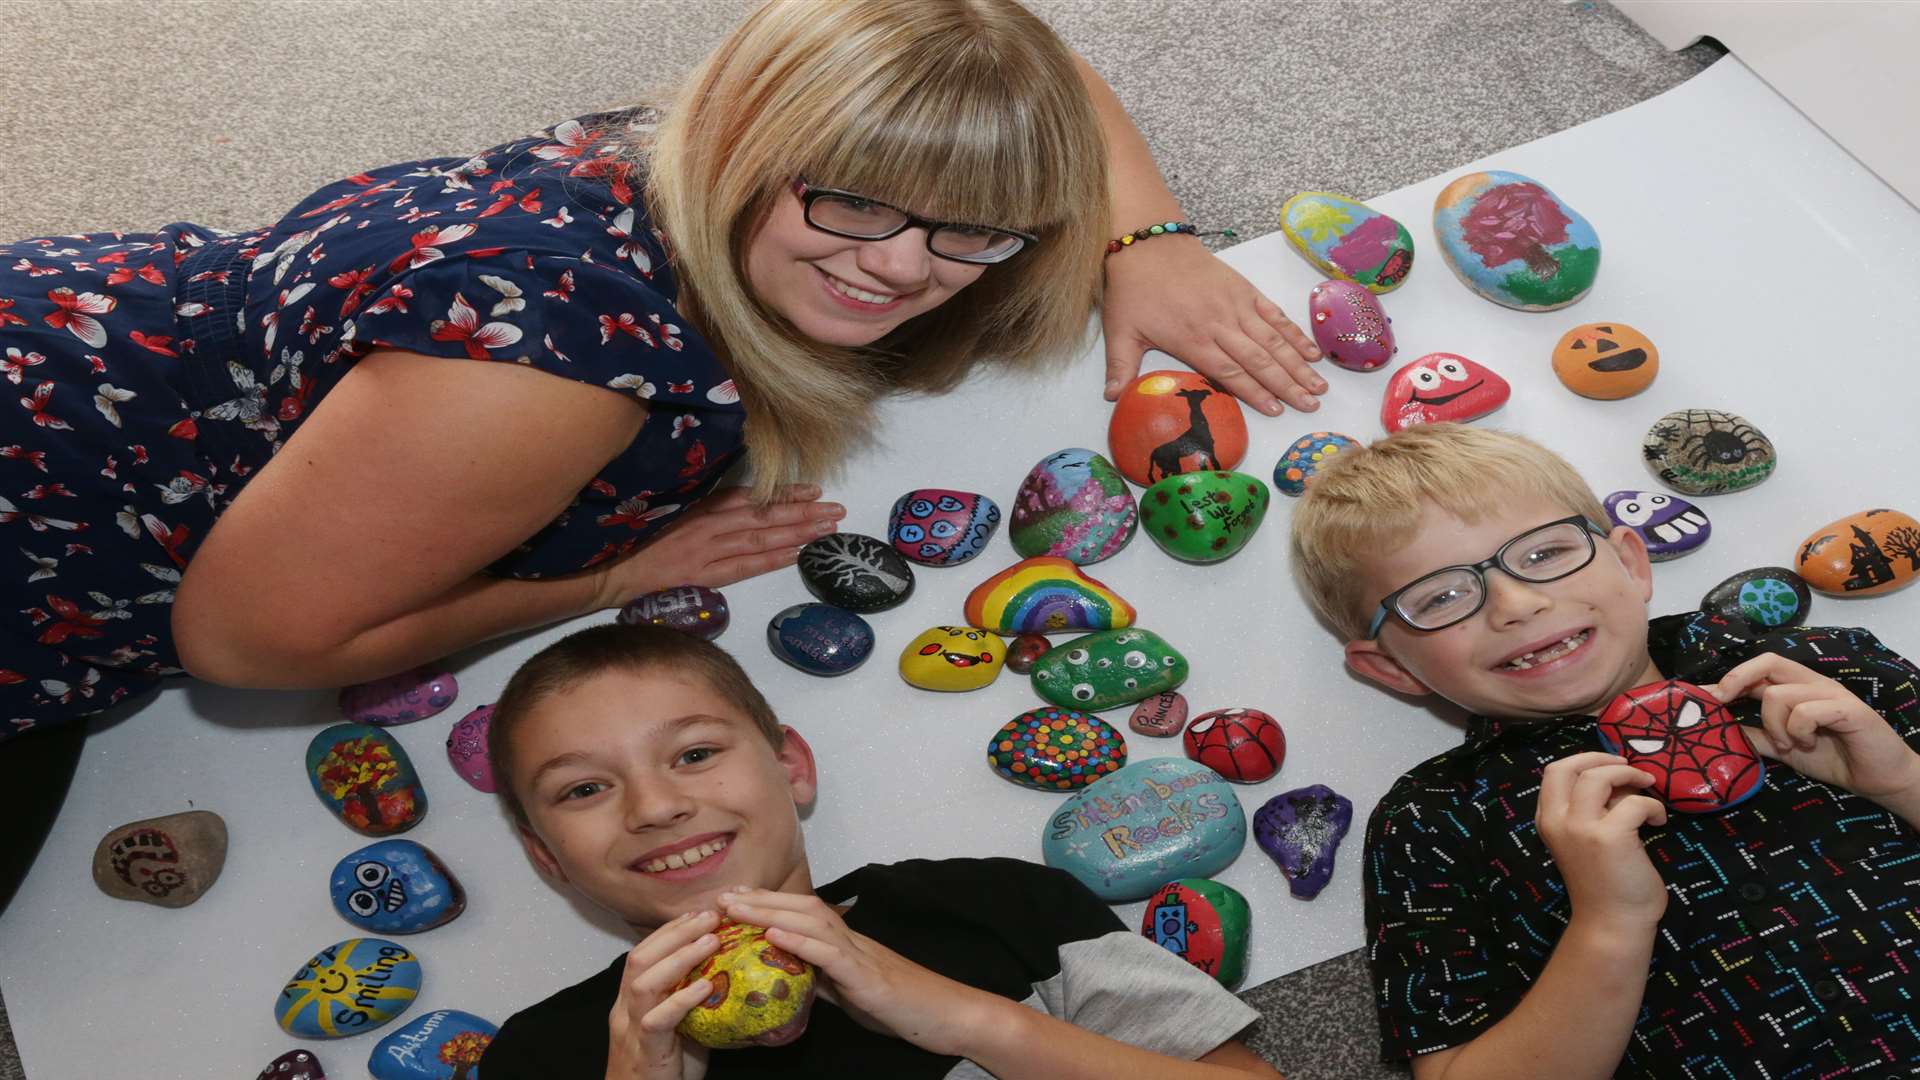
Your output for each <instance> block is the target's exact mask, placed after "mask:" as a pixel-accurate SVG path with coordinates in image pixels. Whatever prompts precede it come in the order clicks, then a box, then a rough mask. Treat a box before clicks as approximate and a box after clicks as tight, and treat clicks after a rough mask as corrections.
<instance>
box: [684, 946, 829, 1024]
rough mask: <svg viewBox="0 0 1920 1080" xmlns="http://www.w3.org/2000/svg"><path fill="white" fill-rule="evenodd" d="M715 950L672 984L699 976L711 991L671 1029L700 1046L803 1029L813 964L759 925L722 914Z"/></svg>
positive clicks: (809, 1003)
mask: <svg viewBox="0 0 1920 1080" xmlns="http://www.w3.org/2000/svg"><path fill="white" fill-rule="evenodd" d="M717 932H718V934H719V935H720V951H719V952H717V953H714V954H713V955H712V956H710V957H708V958H707V959H706V961H705V962H703V963H702V964H701V965H700V966H699V967H697V968H694V969H693V970H692V971H690V972H688V973H687V977H686V978H685V979H682V980H681V981H680V984H679V986H676V987H674V989H675V990H679V989H681V987H684V986H686V985H688V984H689V983H692V982H695V981H698V980H700V979H708V980H711V981H712V983H713V992H712V993H711V994H709V995H708V996H707V997H706V999H705V1000H703V1001H701V1002H700V1003H699V1004H698V1005H695V1006H694V1007H693V1009H692V1010H691V1011H689V1012H688V1013H687V1015H686V1017H685V1018H684V1019H682V1020H681V1021H680V1026H679V1027H678V1028H677V1029H676V1030H677V1031H679V1032H680V1034H682V1035H684V1036H686V1037H687V1038H689V1039H692V1040H693V1041H694V1042H697V1043H699V1044H700V1045H702V1046H710V1047H712V1048H714V1049H715V1050H733V1049H738V1048H739V1047H743V1046H784V1045H786V1044H787V1043H790V1042H792V1041H793V1040H795V1039H797V1038H799V1037H800V1036H801V1035H802V1034H804V1033H805V1032H806V1030H807V1016H808V1014H809V1013H810V1012H811V1011H812V1010H813V989H814V976H813V966H812V965H810V964H808V963H807V962H806V961H805V960H802V959H800V958H799V957H797V956H795V955H793V954H792V953H789V952H787V951H785V950H783V949H781V948H780V947H778V946H776V945H774V944H773V943H772V942H770V941H768V940H767V936H766V935H767V932H766V930H764V929H762V928H761V927H758V926H749V925H747V924H745V923H736V922H733V921H731V920H727V919H722V920H721V922H720V927H719V930H718V931H717Z"/></svg>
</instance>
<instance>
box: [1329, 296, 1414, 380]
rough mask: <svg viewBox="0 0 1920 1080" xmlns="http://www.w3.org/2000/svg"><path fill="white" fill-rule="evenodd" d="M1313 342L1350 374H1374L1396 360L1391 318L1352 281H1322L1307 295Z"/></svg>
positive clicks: (1397, 347) (1376, 301)
mask: <svg viewBox="0 0 1920 1080" xmlns="http://www.w3.org/2000/svg"><path fill="white" fill-rule="evenodd" d="M1307 315H1308V317H1309V319H1310V321H1311V323H1312V326H1313V343H1314V344H1315V345H1318V346H1320V351H1321V352H1322V353H1324V354H1326V357H1327V359H1329V360H1331V361H1333V362H1334V363H1336V364H1339V365H1340V366H1341V367H1343V368H1346V369H1348V370H1349V371H1372V370H1373V369H1375V368H1377V367H1381V366H1383V365H1384V364H1386V362H1387V361H1389V360H1391V359H1393V354H1394V353H1397V352H1399V351H1400V346H1398V345H1395V344H1394V343H1393V327H1392V326H1391V325H1389V324H1391V323H1392V322H1393V320H1392V319H1389V318H1387V313H1386V312H1385V311H1382V310H1381V309H1380V301H1378V300H1376V299H1374V296H1373V294H1372V293H1371V292H1368V291H1367V290H1366V289H1365V288H1362V287H1361V286H1359V285H1355V284H1354V283H1353V282H1351V281H1323V282H1321V283H1320V284H1318V285H1315V286H1314V287H1313V292H1312V293H1310V294H1308V296H1307Z"/></svg>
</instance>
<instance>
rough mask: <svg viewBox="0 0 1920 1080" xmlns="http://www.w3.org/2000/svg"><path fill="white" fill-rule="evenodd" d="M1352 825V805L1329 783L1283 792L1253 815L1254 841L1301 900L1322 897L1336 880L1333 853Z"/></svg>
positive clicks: (1338, 848) (1269, 800)
mask: <svg viewBox="0 0 1920 1080" xmlns="http://www.w3.org/2000/svg"><path fill="white" fill-rule="evenodd" d="M1352 826H1353V803H1352V802H1350V801H1348V799H1347V797H1346V796H1344V795H1341V794H1339V793H1337V792H1335V791H1334V790H1333V789H1332V788H1330V787H1328V786H1326V785H1325V784H1314V785H1312V786H1310V787H1303V788H1295V789H1293V790H1292V791H1286V792H1282V793H1280V794H1278V795H1275V796H1274V797H1273V798H1271V799H1268V800H1267V801H1266V803H1265V804H1264V805H1262V806H1261V807H1260V809H1258V810H1256V811H1254V814H1253V838H1254V839H1255V840H1256V841H1258V842H1259V844H1260V850H1262V851H1264V852H1266V853H1267V854H1268V855H1269V856H1270V857H1271V858H1272V859H1273V861H1274V862H1276V863H1279V864H1280V872H1281V873H1282V874H1285V875H1286V876H1287V888H1288V890H1289V891H1291V892H1292V893H1293V895H1295V896H1297V897H1299V898H1301V899H1302V900H1311V899H1313V898H1314V897H1316V896H1319V895H1320V890H1321V889H1324V888H1326V887H1327V882H1328V881H1330V880H1332V878H1333V856H1334V853H1335V852H1337V851H1339V850H1340V841H1341V839H1342V838H1344V837H1345V836H1346V835H1347V830H1348V829H1349V828H1351V827H1352Z"/></svg>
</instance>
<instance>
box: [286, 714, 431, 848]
mask: <svg viewBox="0 0 1920 1080" xmlns="http://www.w3.org/2000/svg"><path fill="white" fill-rule="evenodd" d="M307 780H308V781H309V782H310V783H312V784H313V791H314V794H316V795H318V796H320V801H321V802H323V803H326V804H327V809H329V810H331V811H333V813H334V816H336V817H338V818H339V819H340V820H341V821H342V822H343V823H345V824H346V826H347V828H349V829H352V830H353V831H354V832H357V833H364V834H365V835H367V836H389V835H391V834H393V833H399V832H406V831H407V830H408V829H411V828H413V827H414V826H415V825H418V824H420V819H421V818H423V817H425V816H426V813H427V791H426V789H425V788H424V787H421V786H420V774H419V773H418V772H416V771H415V770H414V767H413V761H412V759H410V758H408V757H407V752H406V750H405V749H403V748H402V747H401V745H400V744H399V743H398V742H395V741H394V738H393V736H391V735H389V734H387V733H386V732H384V731H381V730H380V729H379V728H377V727H368V726H367V725H365V724H335V725H333V726H332V727H330V728H327V729H326V730H324V731H322V732H320V734H318V735H315V736H314V737H313V741H312V742H310V743H308V744H307Z"/></svg>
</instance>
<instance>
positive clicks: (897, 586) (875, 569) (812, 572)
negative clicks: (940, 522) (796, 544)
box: [800, 533, 913, 611]
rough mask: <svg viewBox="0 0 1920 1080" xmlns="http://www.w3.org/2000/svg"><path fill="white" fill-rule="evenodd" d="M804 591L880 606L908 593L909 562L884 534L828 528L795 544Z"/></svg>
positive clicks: (859, 607) (855, 606)
mask: <svg viewBox="0 0 1920 1080" xmlns="http://www.w3.org/2000/svg"><path fill="white" fill-rule="evenodd" d="M800 580H802V581H804V582H806V584H807V591H808V592H810V593H812V594H813V595H815V596H817V597H819V598H820V599H821V600H822V601H824V602H826V603H829V604H832V605H833V606H834V607H837V608H842V609H844V610H847V611H883V610H885V609H887V608H890V607H892V606H894V605H895V604H898V603H900V602H901V601H903V600H905V599H906V598H907V597H909V596H912V595H913V567H911V566H908V565H907V560H905V559H903V558H901V557H900V553H899V552H897V551H895V550H893V548H892V547H890V546H888V544H887V543H886V541H884V540H876V539H874V538H873V537H871V536H863V535H861V534H859V533H829V534H827V535H826V536H823V537H821V538H820V539H818V540H815V541H814V542H813V543H811V544H808V545H807V546H806V547H803V548H801V549H800Z"/></svg>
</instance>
